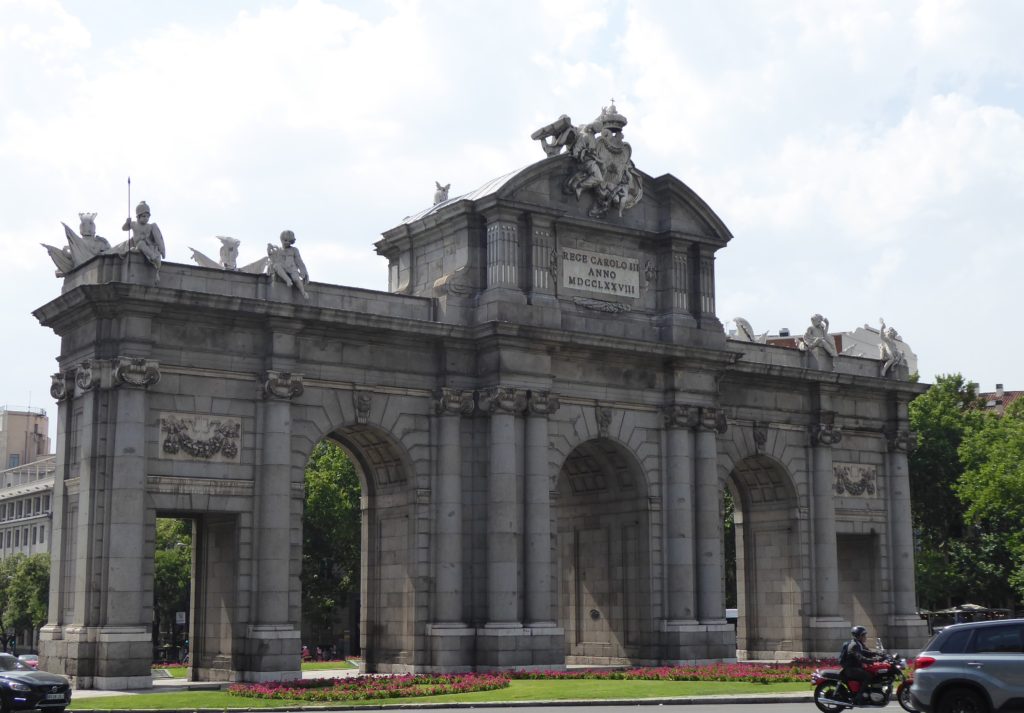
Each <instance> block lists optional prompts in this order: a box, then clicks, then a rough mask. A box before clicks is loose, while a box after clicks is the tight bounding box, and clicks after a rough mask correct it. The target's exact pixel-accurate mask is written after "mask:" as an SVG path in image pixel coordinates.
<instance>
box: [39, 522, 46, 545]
mask: <svg viewBox="0 0 1024 713" xmlns="http://www.w3.org/2000/svg"><path fill="white" fill-rule="evenodd" d="M45 542H46V525H40V526H39V544H40V545H41V544H43V543H45Z"/></svg>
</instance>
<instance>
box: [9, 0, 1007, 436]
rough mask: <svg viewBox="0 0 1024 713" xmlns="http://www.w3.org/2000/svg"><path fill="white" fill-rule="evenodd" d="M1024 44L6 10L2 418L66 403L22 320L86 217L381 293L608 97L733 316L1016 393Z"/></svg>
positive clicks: (310, 1) (852, 20)
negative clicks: (474, 199)
mask: <svg viewBox="0 0 1024 713" xmlns="http://www.w3.org/2000/svg"><path fill="white" fill-rule="evenodd" d="M1021 27H1024V3H1020V2H1016V1H1014V0H989V1H987V2H984V3H980V2H956V1H948V2H944V1H935V2H930V1H929V2H911V1H910V0H906V1H901V2H892V1H891V0H878V1H874V0H861V1H858V2H850V3H834V2H827V1H825V0H820V1H817V2H797V1H787V0H773V1H771V2H758V1H756V0H742V1H733V0H716V2H713V3H711V2H703V1H699V0H666V1H664V2H655V1H653V0H651V1H643V0H637V1H635V2H629V1H617V0H609V1H607V2H602V1H601V0H588V1H587V2H580V1H577V0H560V1H559V2H536V1H533V0H519V1H517V2H514V3H510V2H490V1H480V2H473V3H467V2H465V1H464V0H451V1H449V0H431V1H430V2H415V1H408V2H329V1H327V0H280V1H266V2H245V3H243V2H231V1H229V0H218V1H217V2H215V3H211V2H209V1H208V0H198V1H192V0H177V1H176V2H174V3H157V2H142V1H140V0H65V1H63V2H61V1H60V0H0V216H2V219H0V245H2V249H3V255H4V257H5V259H4V260H3V261H0V262H2V265H0V270H2V275H0V277H2V280H0V284H2V285H3V288H2V289H3V293H2V299H3V305H4V309H3V310H0V320H2V325H3V334H4V335H5V336H6V340H5V345H4V346H5V348H4V349H3V350H2V352H0V360H2V362H0V403H6V404H7V405H8V406H9V407H10V408H20V407H24V406H32V407H41V408H45V409H46V410H47V412H48V413H49V414H51V417H52V416H54V415H55V414H56V405H55V403H54V402H53V400H52V399H51V398H50V395H49V386H50V378H49V377H50V374H52V373H54V372H55V371H56V370H57V363H56V357H57V355H58V353H59V349H60V344H59V339H58V338H57V337H56V336H55V335H54V334H53V333H52V332H50V331H49V330H48V329H45V328H43V327H42V326H40V325H39V324H38V322H37V321H36V320H35V318H34V317H33V316H32V314H31V312H32V310H34V309H36V308H37V307H39V306H41V305H43V304H45V303H47V302H49V301H50V300H52V299H53V298H55V297H57V296H58V295H59V293H60V287H61V282H60V280H59V279H57V278H55V277H54V274H53V271H54V266H53V263H52V262H51V261H50V258H49V257H48V255H47V253H46V251H45V250H44V249H43V248H42V247H40V243H49V244H52V245H57V246H61V245H63V244H65V242H64V239H63V228H62V227H61V225H60V224H61V222H65V223H67V224H68V225H70V226H72V227H73V228H76V229H77V227H78V213H79V212H97V213H98V216H97V218H96V224H97V228H98V232H99V234H100V235H102V236H104V237H107V238H108V239H109V240H110V241H111V242H112V243H115V242H120V241H121V240H122V239H123V238H124V234H123V233H122V232H121V229H120V228H121V224H122V223H123V222H124V219H125V217H126V215H127V213H128V211H129V209H130V208H133V207H134V204H135V203H137V202H138V201H139V200H146V202H147V203H148V204H149V206H150V207H151V210H152V221H153V222H155V223H157V224H158V225H159V226H160V228H161V231H162V233H163V235H164V238H165V240H166V242H167V252H168V255H167V259H168V260H169V261H172V262H180V263H189V262H190V260H189V257H190V255H191V252H190V250H189V248H190V247H191V248H196V249H198V250H200V251H202V252H204V253H206V254H207V255H210V256H211V257H216V256H217V254H218V250H219V247H220V243H219V242H218V241H217V240H216V238H215V236H216V235H230V236H233V237H235V238H238V239H239V240H241V243H242V244H241V248H240V257H239V263H240V264H244V263H247V262H251V261H255V260H256V259H258V258H260V257H262V255H264V254H265V253H264V252H263V250H264V249H265V245H266V243H268V242H273V241H276V238H277V236H278V235H279V234H280V232H281V230H283V229H286V228H287V229H291V230H293V231H294V232H295V234H296V237H297V243H296V246H297V247H299V248H300V249H301V251H302V255H303V257H304V258H305V262H306V263H307V265H309V267H310V272H311V278H312V280H313V281H315V282H327V283H332V284H340V285H351V286H355V287H362V288H369V289H377V290H386V289H387V263H386V261H385V260H384V258H382V257H380V256H378V255H376V253H375V252H374V250H373V243H374V242H376V241H377V240H379V239H380V235H381V233H382V232H383V231H385V230H388V229H390V228H392V227H394V226H396V225H398V224H399V223H400V222H401V221H402V219H403V218H404V217H405V216H408V215H411V214H414V213H416V212H418V211H420V210H422V209H424V208H426V207H428V206H429V205H430V204H431V202H432V197H433V193H434V182H435V181H439V182H441V183H442V184H446V183H450V184H451V196H452V197H455V196H458V195H460V194H463V193H468V192H470V191H472V190H473V189H475V188H477V187H479V186H481V185H482V184H484V183H486V182H487V181H489V180H490V179H492V178H495V177H498V176H501V175H504V174H506V173H508V172H510V171H512V170H515V169H517V168H520V167H522V166H525V165H528V164H530V163H533V162H535V161H538V160H541V159H542V158H544V154H543V151H542V150H541V148H540V146H539V145H538V143H537V142H534V141H531V140H530V134H531V133H532V132H533V131H534V130H535V129H537V128H539V127H541V126H543V125H545V124H547V123H549V122H551V121H553V120H554V119H556V118H557V117H558V116H559V115H561V114H568V115H569V116H571V117H572V119H573V121H574V123H585V122H589V121H592V120H593V118H594V117H596V116H597V115H598V114H599V113H600V111H601V108H602V107H603V106H606V105H607V104H609V102H610V101H611V100H612V99H613V98H614V101H615V104H616V106H617V107H618V109H619V111H620V113H622V114H624V115H625V116H626V117H627V118H628V120H629V123H628V125H627V126H626V128H625V131H624V136H625V138H626V140H627V141H629V143H630V144H631V145H632V148H633V160H634V163H635V164H636V166H637V168H638V169H640V170H641V171H643V172H644V173H647V174H648V175H651V176H660V175H663V174H665V173H671V174H673V175H674V176H676V177H677V178H678V179H680V180H681V181H683V182H684V183H686V184H687V185H688V186H689V187H690V188H692V189H693V190H694V191H695V192H696V193H697V194H698V195H700V196H701V197H702V198H703V199H704V201H705V202H706V203H707V204H708V205H709V206H710V207H711V208H712V210H714V211H715V212H716V213H717V215H718V216H719V217H720V218H721V219H722V220H723V221H724V222H725V224H726V225H727V226H728V227H729V229H730V231H731V232H732V234H733V236H734V237H733V240H732V241H731V242H730V243H729V245H728V246H727V247H726V248H725V249H723V250H721V251H719V253H718V256H717V262H716V286H717V301H718V316H719V318H720V319H721V320H722V321H723V322H725V323H726V328H727V329H729V328H732V326H733V325H732V323H731V320H732V319H733V318H735V317H744V318H746V319H747V320H749V321H750V322H751V324H752V325H753V327H754V330H755V331H756V332H758V333H760V332H765V331H771V332H777V331H778V330H779V329H780V328H783V327H785V328H789V329H791V330H793V331H794V333H801V332H802V331H803V330H804V329H805V328H806V327H807V325H808V324H809V317H810V315H812V314H814V313H821V314H823V315H825V317H827V318H828V319H829V321H830V324H831V328H832V329H833V330H834V331H845V330H853V329H855V328H856V327H858V326H862V325H864V324H869V325H871V326H877V324H878V320H879V318H884V319H885V321H886V323H887V324H888V325H889V326H892V327H894V328H896V329H897V330H898V331H899V333H900V335H901V336H902V337H903V339H904V340H905V341H906V343H907V344H908V345H910V347H911V349H912V350H913V351H914V352H915V353H916V354H917V356H918V360H919V361H918V366H919V370H920V374H921V378H922V380H924V381H933V380H934V379H935V377H936V376H937V375H940V374H951V373H961V374H963V375H964V376H965V377H966V378H968V379H970V380H972V381H975V382H978V383H979V384H980V385H981V388H982V390H992V389H994V387H995V384H996V383H1002V384H1004V385H1005V388H1006V389H1011V390H1012V389H1024V374H1022V366H1021V365H1022V363H1024V360H1022V359H1021V351H1022V347H1024V337H1022V336H1021V331H1022V330H1021V329H1018V328H1016V327H1012V325H1011V323H1010V318H1011V317H1012V316H1013V315H1014V314H1016V313H1017V312H1018V310H1019V306H1020V305H1021V300H1020V287H1019V285H1020V284H1021V275H1020V273H1021V267H1022V265H1024V240H1021V235H1020V233H1021V230H1022V227H1024V221H1022V206H1024V50H1022V49H1021V46H1020V38H1019V32H1020V28H1021ZM129 177H131V195H130V198H129V194H128V178H129ZM53 428H54V424H52V423H51V430H53Z"/></svg>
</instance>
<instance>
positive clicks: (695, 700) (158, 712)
mask: <svg viewBox="0 0 1024 713" xmlns="http://www.w3.org/2000/svg"><path fill="white" fill-rule="evenodd" d="M813 702H814V696H813V695H812V694H811V693H788V694H787V693H778V694H772V695H764V696H762V695H758V694H752V695H746V696H690V697H686V698H639V699H637V698H606V699H600V700H592V699H588V700H564V701H506V702H501V701H493V702H490V701H488V702H481V703H462V702H451V703H391V704H381V703H377V704H362V705H359V706H350V705H346V706H339V705H336V704H335V705H322V706H281V707H272V708H244V707H238V708H181V709H167V708H142V707H140V708H119V709H117V710H118V713H224V711H230V712H231V713H288V712H289V711H291V712H294V711H326V710H341V709H343V708H353V709H358V710H385V709H387V710H392V709H398V710H416V709H419V710H431V709H442V708H530V707H534V706H544V707H549V708H557V707H568V706H663V705H673V706H692V705H709V704H725V705H737V704H743V703H813ZM109 710H110V709H109V708H77V707H76V708H75V709H74V711H73V713H98V712H99V711H109Z"/></svg>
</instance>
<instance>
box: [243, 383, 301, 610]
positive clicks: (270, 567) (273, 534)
mask: <svg viewBox="0 0 1024 713" xmlns="http://www.w3.org/2000/svg"><path fill="white" fill-rule="evenodd" d="M302 391H303V384H302V376H301V375H299V374H292V373H288V372H281V371H273V370H271V371H267V372H266V374H265V375H264V380H263V397H264V401H263V429H262V433H261V434H260V435H261V437H262V439H263V444H262V445H263V463H262V466H261V468H260V470H259V480H258V481H257V483H256V498H257V512H258V513H259V520H258V521H257V523H256V532H255V536H256V539H257V548H258V552H259V560H258V561H259V563H260V565H259V567H260V568H259V572H258V573H257V576H256V582H257V586H256V590H255V591H256V594H257V596H256V597H255V605H256V607H255V608H256V617H255V622H256V626H257V627H260V628H263V629H270V628H275V627H285V628H288V629H290V628H291V626H290V621H289V618H288V596H289V582H288V577H289V574H288V572H289V562H290V559H291V532H290V526H291V428H292V420H291V419H292V416H291V403H290V399H293V398H295V397H296V396H298V395H300V394H301V393H302Z"/></svg>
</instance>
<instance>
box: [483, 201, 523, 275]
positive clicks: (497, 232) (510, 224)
mask: <svg viewBox="0 0 1024 713" xmlns="http://www.w3.org/2000/svg"><path fill="white" fill-rule="evenodd" d="M519 265H520V259H519V223H518V222H517V220H516V219H515V218H514V217H513V216H509V215H494V216H491V217H490V219H489V220H488V223H487V287H488V289H490V288H493V287H507V288H512V289H516V288H518V287H519V269H520V268H519Z"/></svg>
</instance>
